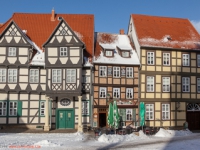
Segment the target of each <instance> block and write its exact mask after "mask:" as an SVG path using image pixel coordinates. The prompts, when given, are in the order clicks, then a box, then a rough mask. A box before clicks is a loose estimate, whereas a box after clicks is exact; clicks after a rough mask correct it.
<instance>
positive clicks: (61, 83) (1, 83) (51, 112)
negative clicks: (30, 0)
mask: <svg viewBox="0 0 200 150" xmlns="http://www.w3.org/2000/svg"><path fill="white" fill-rule="evenodd" d="M93 40H94V16H93V15H79V14H55V11H54V10H52V13H51V14H28V13H14V14H13V16H12V17H11V18H10V19H9V20H8V21H7V22H6V23H4V24H3V25H2V26H0V95H1V97H0V124H2V125H26V126H29V127H35V126H36V125H44V123H46V125H45V126H46V130H49V128H51V127H52V128H58V129H61V128H64V129H65V128H77V123H78V119H79V118H78V114H79V112H80V111H82V114H83V115H84V116H83V117H81V118H83V123H89V121H90V120H89V117H90V111H89V110H90V108H91V106H90V104H91V103H90V96H89V95H90V92H91V91H90V79H88V80H87V84H85V82H86V81H85V80H84V81H85V82H84V81H83V80H82V77H83V76H84V78H85V77H87V76H90V69H91V67H85V68H84V69H83V67H84V66H88V65H87V64H88V63H89V64H90V61H89V58H91V57H92V51H93V43H94V41H93ZM85 64H86V65H85ZM83 82H84V84H85V85H86V90H85V89H83V88H82V84H83ZM85 91H86V92H85ZM79 96H82V97H83V99H82V100H83V105H82V106H83V107H82V108H83V110H79V106H80V105H78V103H79V102H78V97H79ZM79 98H80V99H81V97H79ZM49 116H50V117H49Z"/></svg>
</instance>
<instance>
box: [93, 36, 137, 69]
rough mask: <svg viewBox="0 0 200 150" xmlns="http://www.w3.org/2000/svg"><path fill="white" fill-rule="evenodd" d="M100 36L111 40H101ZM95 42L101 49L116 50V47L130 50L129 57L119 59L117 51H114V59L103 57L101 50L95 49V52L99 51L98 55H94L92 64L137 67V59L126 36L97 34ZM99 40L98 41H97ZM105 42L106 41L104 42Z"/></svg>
mask: <svg viewBox="0 0 200 150" xmlns="http://www.w3.org/2000/svg"><path fill="white" fill-rule="evenodd" d="M102 35H103V36H105V35H107V37H109V39H112V40H107V39H105V40H102V39H103V38H102ZM97 36H98V37H97V42H98V44H99V45H100V46H102V47H103V48H107V49H108V48H112V49H116V48H117V47H119V48H120V50H130V56H131V57H121V55H120V54H119V53H118V51H117V50H115V51H114V57H105V56H104V55H103V52H102V49H98V48H100V47H98V46H97V47H96V51H100V54H99V55H95V59H94V63H102V64H128V65H139V64H140V62H139V59H138V57H137V54H136V52H135V50H133V49H132V47H131V45H130V40H129V38H128V36H127V35H116V34H105V33H104V34H102V33H98V35H97ZM98 39H100V40H98ZM106 40H107V41H106Z"/></svg>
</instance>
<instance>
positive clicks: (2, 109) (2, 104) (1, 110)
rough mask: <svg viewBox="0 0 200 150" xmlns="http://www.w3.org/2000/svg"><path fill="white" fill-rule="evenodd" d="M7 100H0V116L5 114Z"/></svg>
mask: <svg viewBox="0 0 200 150" xmlns="http://www.w3.org/2000/svg"><path fill="white" fill-rule="evenodd" d="M6 110H7V102H0V116H6V114H7V112H6Z"/></svg>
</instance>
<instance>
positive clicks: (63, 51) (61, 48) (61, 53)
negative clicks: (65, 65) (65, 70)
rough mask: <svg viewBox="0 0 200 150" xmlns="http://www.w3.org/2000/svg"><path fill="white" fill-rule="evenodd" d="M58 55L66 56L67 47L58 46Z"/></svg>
mask: <svg viewBox="0 0 200 150" xmlns="http://www.w3.org/2000/svg"><path fill="white" fill-rule="evenodd" d="M60 56H67V47H60Z"/></svg>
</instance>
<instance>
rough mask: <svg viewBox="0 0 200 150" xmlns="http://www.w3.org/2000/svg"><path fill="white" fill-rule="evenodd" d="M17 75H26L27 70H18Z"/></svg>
mask: <svg viewBox="0 0 200 150" xmlns="http://www.w3.org/2000/svg"><path fill="white" fill-rule="evenodd" d="M19 74H20V75H28V69H25V68H20V69H19Z"/></svg>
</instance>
